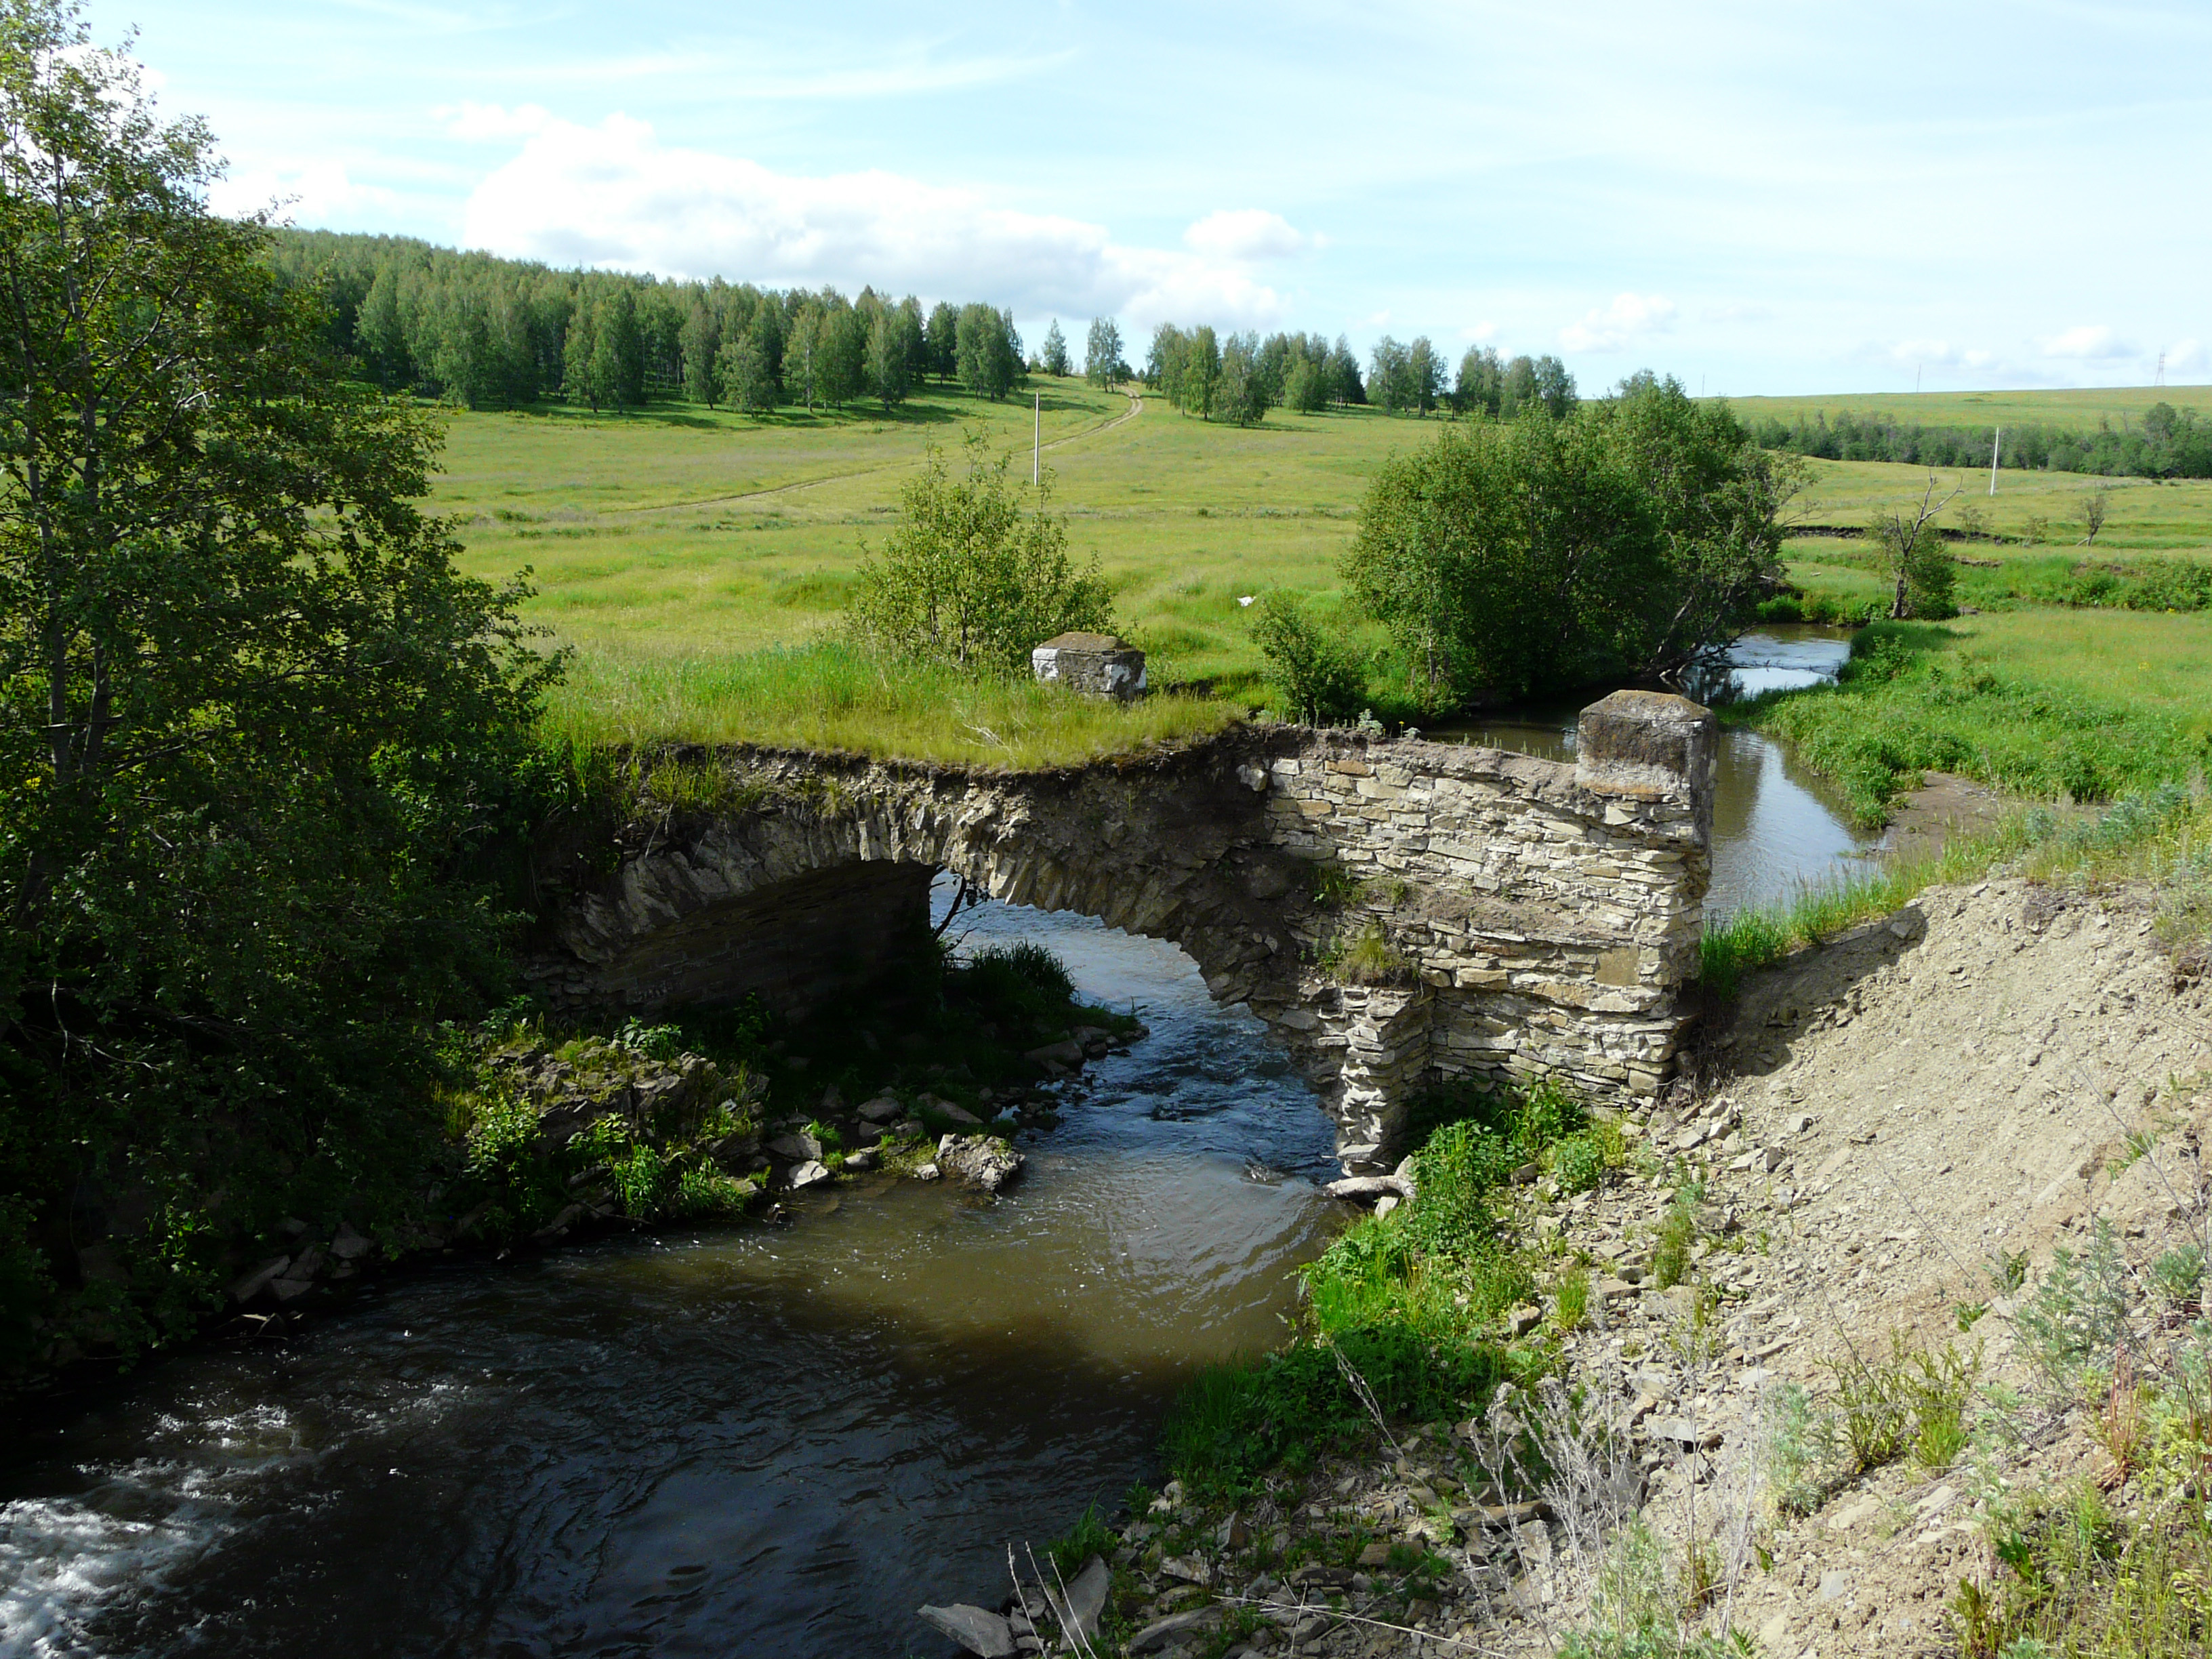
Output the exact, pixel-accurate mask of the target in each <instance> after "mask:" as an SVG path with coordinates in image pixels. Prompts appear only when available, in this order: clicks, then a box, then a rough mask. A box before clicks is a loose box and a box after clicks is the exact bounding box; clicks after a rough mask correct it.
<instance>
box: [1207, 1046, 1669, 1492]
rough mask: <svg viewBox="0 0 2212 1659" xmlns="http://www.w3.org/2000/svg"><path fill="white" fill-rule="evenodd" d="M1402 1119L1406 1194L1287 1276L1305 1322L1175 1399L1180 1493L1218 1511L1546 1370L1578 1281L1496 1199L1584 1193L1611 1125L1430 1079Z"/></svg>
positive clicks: (1574, 1110) (1576, 1313)
mask: <svg viewBox="0 0 2212 1659" xmlns="http://www.w3.org/2000/svg"><path fill="white" fill-rule="evenodd" d="M1414 1115H1415V1122H1416V1125H1417V1128H1416V1135H1415V1139H1416V1140H1417V1142H1418V1143H1419V1144H1418V1146H1417V1147H1416V1149H1415V1150H1414V1152H1413V1154H1412V1157H1413V1170H1412V1174H1413V1185H1414V1187H1415V1188H1416V1189H1417V1190H1418V1192H1419V1202H1418V1203H1413V1204H1409V1205H1401V1206H1397V1207H1395V1208H1392V1209H1390V1210H1389V1211H1388V1212H1385V1213H1381V1214H1375V1213H1370V1214H1368V1215H1365V1216H1364V1217H1362V1218H1360V1219H1359V1220H1358V1221H1356V1222H1354V1223H1353V1224H1352V1226H1350V1227H1349V1228H1347V1229H1346V1231H1344V1232H1343V1233H1341V1234H1340V1235H1339V1236H1338V1237H1337V1238H1336V1240H1335V1241H1334V1243H1331V1244H1330V1246H1329V1247H1328V1249H1327V1250H1326V1251H1325V1252H1323V1253H1322V1256H1321V1257H1320V1259H1319V1260H1318V1261H1315V1262H1313V1263H1312V1264H1311V1265H1310V1266H1309V1267H1307V1268H1306V1269H1305V1270H1304V1277H1305V1288H1306V1302H1307V1306H1308V1310H1309V1311H1308V1316H1307V1318H1306V1321H1305V1322H1304V1327H1303V1328H1301V1330H1300V1331H1299V1332H1298V1334H1297V1336H1296V1338H1295V1339H1294V1340H1292V1341H1291V1344H1290V1345H1289V1346H1287V1347H1285V1348H1284V1349H1282V1350H1281V1351H1279V1352H1275V1353H1273V1354H1268V1355H1266V1356H1262V1357H1257V1358H1249V1359H1246V1360H1241V1361H1236V1362H1232V1363H1231V1364H1225V1365H1222V1366H1218V1367H1216V1368H1215V1369H1213V1370H1210V1371H1207V1372H1206V1373H1204V1374H1202V1375H1201V1376H1199V1377H1198V1378H1197V1379H1196V1380H1195V1381H1194V1382H1193V1383H1191V1385H1190V1386H1189V1387H1188V1389H1186V1390H1185V1391H1184V1393H1183V1395H1182V1397H1181V1399H1180V1400H1179V1401H1178V1402H1177V1405H1176V1411H1175V1413H1174V1416H1173V1417H1172V1419H1170V1423H1169V1425H1168V1428H1167V1432H1166V1439H1165V1447H1166V1461H1167V1465H1168V1468H1169V1471H1170V1474H1172V1475H1173V1476H1174V1478H1175V1479H1176V1480H1179V1481H1181V1482H1182V1484H1183V1486H1184V1487H1185V1489H1186V1490H1188V1491H1189V1492H1193V1493H1195V1494H1200V1495H1202V1496H1204V1497H1206V1498H1210V1499H1218V1500H1219V1501H1222V1502H1225V1503H1229V1504H1234V1503H1236V1502H1237V1501H1239V1500H1240V1499H1242V1498H1245V1497H1247V1496H1249V1494H1250V1493H1251V1492H1253V1491H1254V1490H1255V1489H1256V1486H1257V1483H1259V1482H1260V1481H1261V1480H1262V1479H1263V1478H1264V1477H1267V1476H1268V1475H1271V1474H1275V1473H1278V1472H1281V1473H1285V1474H1290V1475H1293V1476H1296V1475H1299V1474H1304V1472H1306V1471H1307V1470H1308V1469H1309V1468H1311V1467H1312V1466H1313V1464H1314V1462H1316V1460H1317V1459H1319V1458H1321V1457H1323V1456H1326V1455H1329V1454H1331V1453H1334V1452H1340V1451H1344V1450H1346V1449H1352V1448H1356V1447H1358V1446H1363V1445H1365V1444H1367V1443H1370V1442H1371V1441H1373V1440H1374V1438H1375V1437H1376V1433H1377V1432H1378V1431H1384V1430H1385V1429H1386V1425H1397V1426H1398V1427H1400V1428H1401V1429H1402V1428H1403V1427H1404V1426H1406V1425H1449V1423H1450V1422H1452V1421H1454V1420H1455V1419H1459V1418H1463V1417H1465V1416H1466V1415H1468V1413H1470V1412H1479V1411H1480V1409H1481V1408H1482V1407H1483V1406H1484V1405H1485V1404H1486V1401H1488V1399H1489V1397H1490V1395H1491V1392H1492V1389H1494V1388H1495V1387H1496V1386H1497V1385H1498V1383H1501V1382H1504V1381H1512V1382H1516V1383H1523V1384H1527V1383H1534V1381H1535V1380H1536V1379H1538V1378H1539V1377H1541V1376H1545V1375H1547V1374H1548V1373H1549V1372H1550V1371H1552V1370H1555V1369H1556V1368H1557V1365H1558V1363H1559V1355H1558V1352H1557V1346H1556V1344H1557V1338H1558V1336H1559V1334H1561V1333H1562V1332H1563V1331H1565V1330H1571V1329H1572V1328H1574V1327H1575V1325H1576V1324H1577V1323H1578V1322H1579V1320H1580V1317H1581V1311H1580V1310H1582V1309H1583V1308H1585V1307H1586V1306H1587V1304H1588V1297H1589V1280H1588V1278H1587V1274H1586V1273H1583V1270H1582V1268H1581V1267H1579V1266H1577V1264H1574V1263H1562V1262H1560V1261H1555V1260H1553V1259H1551V1258H1549V1257H1548V1256H1547V1255H1546V1254H1545V1253H1544V1252H1543V1251H1542V1250H1541V1248H1540V1247H1539V1244H1538V1241H1537V1240H1536V1239H1534V1237H1524V1236H1521V1235H1519V1234H1516V1231H1514V1229H1513V1227H1512V1225H1511V1221H1510V1218H1511V1216H1512V1214H1513V1211H1514V1207H1515V1206H1514V1205H1513V1203H1512V1201H1511V1199H1510V1194H1512V1193H1513V1192H1514V1190H1515V1182H1516V1171H1517V1172H1520V1178H1521V1179H1522V1180H1525V1181H1529V1182H1537V1183H1540V1184H1541V1189H1542V1190H1543V1191H1544V1192H1545V1193H1546V1194H1547V1195H1557V1194H1576V1193H1583V1192H1588V1191H1589V1190H1591V1189H1592V1188H1595V1187H1596V1186H1598V1185H1599V1184H1600V1183H1601V1182H1602V1181H1604V1180H1605V1179H1606V1178H1607V1175H1608V1173H1609V1172H1612V1171H1616V1170H1620V1169H1621V1168H1622V1166H1623V1165H1624V1164H1626V1162H1627V1161H1628V1156H1629V1154H1628V1143H1627V1141H1626V1139H1625V1138H1624V1136H1623V1134H1622V1131H1621V1126H1620V1121H1619V1120H1618V1119H1617V1118H1615V1117H1613V1115H1610V1114H1606V1115H1600V1116H1597V1117H1593V1116H1592V1115H1590V1114H1589V1113H1588V1112H1587V1111H1585V1110H1584V1109H1583V1106H1582V1104H1581V1103H1579V1102H1578V1101H1577V1100H1576V1099H1574V1098H1573V1097H1571V1096H1569V1095H1567V1094H1565V1093H1563V1092H1562V1091H1559V1090H1558V1089H1556V1088H1554V1087H1553V1086H1552V1085H1540V1086H1539V1087H1537V1088H1536V1089H1535V1090H1534V1091H1531V1092H1528V1093H1527V1094H1525V1095H1523V1094H1513V1093H1492V1092H1487V1091H1479V1090H1475V1089H1473V1088H1469V1087H1466V1086H1463V1085H1446V1086H1445V1087H1443V1089H1441V1090H1439V1091H1437V1092H1435V1093H1432V1094H1431V1095H1430V1096H1429V1097H1426V1098H1425V1099H1424V1100H1423V1101H1421V1102H1419V1103H1417V1104H1416V1106H1415V1108H1414ZM1547 1300H1548V1301H1549V1302H1550V1303H1551V1304H1553V1315H1552V1317H1551V1318H1550V1319H1549V1320H1548V1321H1547V1320H1546V1319H1545V1317H1544V1316H1543V1314H1542V1311H1541V1307H1540V1303H1541V1302H1544V1301H1547ZM1378 1414H1379V1416H1378Z"/></svg>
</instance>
